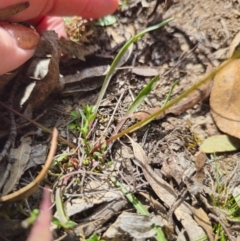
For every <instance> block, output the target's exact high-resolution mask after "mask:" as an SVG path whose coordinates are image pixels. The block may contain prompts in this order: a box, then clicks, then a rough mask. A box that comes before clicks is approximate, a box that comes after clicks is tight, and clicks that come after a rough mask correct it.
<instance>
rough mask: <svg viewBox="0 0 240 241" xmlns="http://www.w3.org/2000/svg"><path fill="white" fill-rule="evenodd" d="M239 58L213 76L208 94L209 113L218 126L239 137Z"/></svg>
mask: <svg viewBox="0 0 240 241" xmlns="http://www.w3.org/2000/svg"><path fill="white" fill-rule="evenodd" d="M239 92H240V59H235V60H233V61H232V62H231V63H229V64H228V65H227V66H226V67H224V68H223V69H221V70H220V71H219V72H218V73H217V74H216V76H215V78H214V82H213V87H212V92H211V96H210V106H211V114H212V116H213V119H214V121H215V122H216V125H217V126H218V128H219V129H220V130H221V131H223V132H225V133H227V134H229V135H231V136H235V137H238V138H240V108H239V106H240V95H239Z"/></svg>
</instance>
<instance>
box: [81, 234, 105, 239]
mask: <svg viewBox="0 0 240 241" xmlns="http://www.w3.org/2000/svg"><path fill="white" fill-rule="evenodd" d="M86 241H105V240H104V239H101V238H99V237H98V236H97V234H93V235H92V236H91V237H90V238H88V239H86Z"/></svg>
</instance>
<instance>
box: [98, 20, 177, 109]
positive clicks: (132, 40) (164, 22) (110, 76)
mask: <svg viewBox="0 0 240 241" xmlns="http://www.w3.org/2000/svg"><path fill="white" fill-rule="evenodd" d="M172 20H173V18H169V19H166V20H164V21H163V22H161V23H159V24H156V25H154V26H151V27H149V28H146V29H145V30H143V31H142V32H140V33H138V34H137V35H135V36H134V37H132V38H131V39H130V40H129V41H127V42H126V44H125V45H124V46H123V47H122V48H121V50H120V51H119V53H118V54H117V56H116V57H115V59H114V60H113V62H112V64H111V66H110V69H109V71H108V73H107V75H106V77H105V79H104V82H103V85H102V89H101V91H100V93H99V96H98V99H97V102H96V112H97V110H98V108H99V105H100V103H101V101H102V98H103V96H104V95H105V92H106V89H107V87H108V85H109V82H110V80H111V78H112V76H113V74H114V72H115V69H116V67H117V65H118V63H119V62H120V60H121V58H122V56H123V55H124V53H125V52H126V51H127V50H128V48H129V47H130V45H131V44H133V43H134V42H136V41H137V40H138V39H139V38H141V37H142V36H143V35H145V34H146V33H148V32H150V31H153V30H156V29H158V28H160V27H163V26H164V25H166V24H168V23H169V22H171V21H172Z"/></svg>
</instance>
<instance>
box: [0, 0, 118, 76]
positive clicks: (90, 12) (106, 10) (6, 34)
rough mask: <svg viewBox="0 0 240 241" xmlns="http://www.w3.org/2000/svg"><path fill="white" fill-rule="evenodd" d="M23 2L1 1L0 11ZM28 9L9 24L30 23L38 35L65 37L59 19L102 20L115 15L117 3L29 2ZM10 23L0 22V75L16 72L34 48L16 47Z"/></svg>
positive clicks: (108, 0) (88, 0)
mask: <svg viewBox="0 0 240 241" xmlns="http://www.w3.org/2000/svg"><path fill="white" fill-rule="evenodd" d="M23 1H24V0H12V1H1V2H0V9H3V8H6V7H9V6H11V5H14V4H18V3H21V2H23ZM28 1H29V4H30V6H29V8H27V9H25V10H23V11H21V12H19V13H18V14H16V15H14V16H12V17H11V18H9V19H7V20H6V21H9V22H20V21H27V22H28V23H30V24H32V25H34V26H35V28H36V30H37V31H38V33H39V34H41V33H42V31H44V30H55V31H56V32H57V33H58V35H59V37H66V32H65V28H64V23H63V19H62V18H61V17H60V16H72V15H80V16H82V17H84V18H99V17H102V16H104V15H107V14H111V13H113V12H114V11H115V10H116V8H117V6H118V0H61V1H58V0H41V1H39V0H28ZM7 29H8V24H7V23H4V22H0V58H1V60H2V61H1V64H0V75H1V74H4V73H6V72H8V71H11V70H14V69H15V68H17V67H19V66H20V65H21V64H23V63H24V62H25V61H27V60H28V59H29V58H31V57H32V55H33V54H34V49H26V48H22V47H21V46H20V47H19V46H18V45H17V41H16V39H15V38H14V37H13V34H12V33H11V31H9V30H7Z"/></svg>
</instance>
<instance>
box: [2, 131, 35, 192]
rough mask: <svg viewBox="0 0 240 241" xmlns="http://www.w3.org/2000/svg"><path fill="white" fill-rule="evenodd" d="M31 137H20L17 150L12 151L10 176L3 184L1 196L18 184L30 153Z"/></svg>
mask: <svg viewBox="0 0 240 241" xmlns="http://www.w3.org/2000/svg"><path fill="white" fill-rule="evenodd" d="M31 143H32V139H31V137H24V136H23V137H22V138H21V145H20V146H19V147H18V148H17V149H13V150H12V158H14V159H15V161H14V163H13V165H12V167H11V172H10V176H9V178H8V179H7V182H6V183H5V186H4V188H3V192H2V195H6V194H8V193H9V192H11V191H12V190H13V189H14V187H15V186H16V185H17V184H18V182H19V180H20V178H21V176H22V174H23V173H24V170H25V168H26V166H27V164H28V162H29V156H30V153H31Z"/></svg>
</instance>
